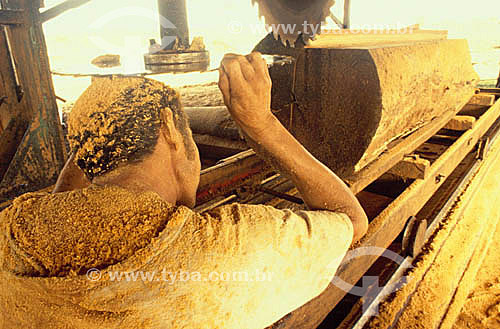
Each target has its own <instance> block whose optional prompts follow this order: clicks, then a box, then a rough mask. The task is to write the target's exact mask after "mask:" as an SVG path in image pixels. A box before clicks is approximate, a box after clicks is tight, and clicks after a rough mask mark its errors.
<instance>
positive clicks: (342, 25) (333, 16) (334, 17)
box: [330, 13, 344, 29]
mask: <svg viewBox="0 0 500 329" xmlns="http://www.w3.org/2000/svg"><path fill="white" fill-rule="evenodd" d="M330 18H331V19H332V20H333V22H334V23H335V24H337V25H338V26H339V27H340V28H341V29H343V28H344V23H342V22H341V21H340V19H338V18H337V16H335V14H334V13H330Z"/></svg>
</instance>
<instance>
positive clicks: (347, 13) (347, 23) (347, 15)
mask: <svg viewBox="0 0 500 329" xmlns="http://www.w3.org/2000/svg"><path fill="white" fill-rule="evenodd" d="M350 28H351V0H345V2H344V29H350Z"/></svg>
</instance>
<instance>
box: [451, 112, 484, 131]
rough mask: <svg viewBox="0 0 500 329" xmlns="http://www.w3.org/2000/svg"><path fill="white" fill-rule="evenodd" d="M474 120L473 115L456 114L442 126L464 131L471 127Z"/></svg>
mask: <svg viewBox="0 0 500 329" xmlns="http://www.w3.org/2000/svg"><path fill="white" fill-rule="evenodd" d="M475 122H476V118H475V117H473V116H468V115H457V116H455V117H453V118H452V119H451V120H450V121H449V122H448V123H447V124H446V126H444V127H443V128H444V129H450V130H456V131H465V130H469V129H472V128H473V127H474V123H475Z"/></svg>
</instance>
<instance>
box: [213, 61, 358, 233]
mask: <svg viewBox="0 0 500 329" xmlns="http://www.w3.org/2000/svg"><path fill="white" fill-rule="evenodd" d="M219 87H220V89H221V91H222V94H223V96H224V102H225V104H226V106H227V107H228V109H229V112H230V113H231V115H232V117H233V119H234V120H235V121H236V123H237V124H238V126H239V127H240V128H241V129H242V130H243V132H244V133H245V134H246V136H247V140H248V142H249V143H250V144H251V146H252V147H253V148H254V150H255V151H256V152H257V153H259V154H260V155H262V156H263V157H264V158H266V159H268V160H269V161H271V162H272V164H273V165H274V166H275V167H276V168H278V169H279V170H280V172H281V173H283V174H284V175H286V176H287V177H289V178H290V179H291V180H292V181H293V183H294V184H295V186H296V187H297V189H298V190H299V192H300V194H301V196H302V198H303V199H304V202H305V203H306V204H307V206H308V207H309V208H310V209H311V210H330V211H334V212H340V213H345V214H346V215H347V216H349V218H350V219H351V221H352V224H353V227H354V241H357V240H359V239H360V238H361V237H362V236H363V235H364V234H365V233H366V230H367V228H368V220H367V217H366V214H365V212H364V211H363V208H362V207H361V205H360V204H359V202H358V200H357V199H356V197H355V196H354V195H353V193H352V192H351V190H350V189H349V188H348V187H347V186H346V185H345V184H344V183H343V182H342V180H341V179H340V178H339V177H337V175H335V174H334V173H333V172H332V171H331V170H330V169H329V168H327V167H326V166H325V165H323V164H322V163H321V162H319V161H318V160H317V159H316V158H314V157H313V156H312V155H311V154H310V153H309V152H308V151H307V150H306V149H305V148H304V147H303V146H302V145H301V144H300V143H299V142H298V141H297V140H296V139H295V138H294V137H293V136H292V135H291V134H290V133H289V132H288V131H287V130H286V129H285V128H284V127H283V125H282V124H281V123H280V122H279V121H278V119H277V118H276V117H275V116H274V115H273V114H272V112H271V78H270V76H269V71H268V68H267V65H266V63H265V61H264V60H263V58H262V56H261V55H260V54H259V53H252V54H250V55H247V56H239V55H233V54H229V55H226V56H225V57H224V59H223V60H222V64H221V68H220V80H219Z"/></svg>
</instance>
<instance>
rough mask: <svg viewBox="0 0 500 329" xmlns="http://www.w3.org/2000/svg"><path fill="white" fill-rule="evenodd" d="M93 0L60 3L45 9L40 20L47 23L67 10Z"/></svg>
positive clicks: (72, 0) (71, 0) (74, 0)
mask: <svg viewBox="0 0 500 329" xmlns="http://www.w3.org/2000/svg"><path fill="white" fill-rule="evenodd" d="M90 1H92V0H67V1H65V2H63V3H61V4H58V5H56V6H54V7H52V8H50V9H47V10H45V11H44V12H42V13H41V14H40V21H41V22H42V23H45V22H47V21H49V20H51V19H53V18H55V17H57V16H59V15H61V14H63V13H65V12H67V11H68V10H71V9H74V8H78V7H80V6H83V5H84V4H86V3H88V2H90Z"/></svg>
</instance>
